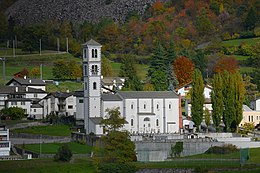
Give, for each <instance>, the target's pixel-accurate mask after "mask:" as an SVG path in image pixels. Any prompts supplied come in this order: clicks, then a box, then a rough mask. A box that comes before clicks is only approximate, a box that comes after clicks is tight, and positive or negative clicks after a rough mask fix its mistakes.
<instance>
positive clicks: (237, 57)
mask: <svg viewBox="0 0 260 173" xmlns="http://www.w3.org/2000/svg"><path fill="white" fill-rule="evenodd" d="M232 56H234V57H235V58H236V60H238V61H243V60H246V59H248V58H249V57H250V56H242V55H232Z"/></svg>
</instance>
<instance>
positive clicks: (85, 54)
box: [84, 49, 87, 58]
mask: <svg viewBox="0 0 260 173" xmlns="http://www.w3.org/2000/svg"><path fill="white" fill-rule="evenodd" d="M84 58H87V50H86V49H84Z"/></svg>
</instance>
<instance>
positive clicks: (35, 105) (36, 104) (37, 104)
mask: <svg viewBox="0 0 260 173" xmlns="http://www.w3.org/2000/svg"><path fill="white" fill-rule="evenodd" d="M31 108H43V106H42V105H40V104H39V103H35V104H32V106H31Z"/></svg>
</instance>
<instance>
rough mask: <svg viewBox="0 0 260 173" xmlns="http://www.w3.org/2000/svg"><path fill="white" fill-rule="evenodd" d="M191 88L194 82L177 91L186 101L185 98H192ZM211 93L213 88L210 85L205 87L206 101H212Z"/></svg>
mask: <svg viewBox="0 0 260 173" xmlns="http://www.w3.org/2000/svg"><path fill="white" fill-rule="evenodd" d="M191 88H192V82H189V83H187V84H186V85H184V86H181V87H179V88H177V89H176V90H175V91H176V92H177V94H180V95H181V97H182V98H183V99H185V98H189V97H190V96H189V93H190V90H191ZM211 91H212V87H211V86H209V85H205V87H204V97H205V98H206V99H210V93H211Z"/></svg>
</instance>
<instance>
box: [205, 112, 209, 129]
mask: <svg viewBox="0 0 260 173" xmlns="http://www.w3.org/2000/svg"><path fill="white" fill-rule="evenodd" d="M204 120H205V124H206V126H207V130H208V128H209V125H210V112H209V109H208V108H206V109H205V110H204Z"/></svg>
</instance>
